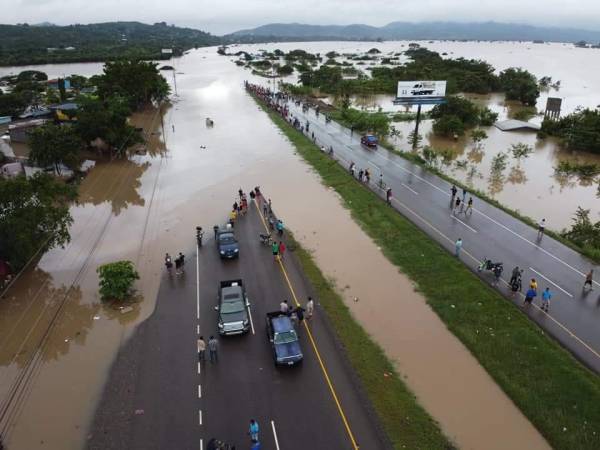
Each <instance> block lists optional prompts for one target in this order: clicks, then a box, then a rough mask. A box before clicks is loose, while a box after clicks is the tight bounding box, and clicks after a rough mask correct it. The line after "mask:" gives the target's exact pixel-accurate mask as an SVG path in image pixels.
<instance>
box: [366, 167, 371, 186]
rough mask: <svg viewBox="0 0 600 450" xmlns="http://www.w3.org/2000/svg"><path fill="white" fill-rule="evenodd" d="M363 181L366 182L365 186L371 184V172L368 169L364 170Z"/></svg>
mask: <svg viewBox="0 0 600 450" xmlns="http://www.w3.org/2000/svg"><path fill="white" fill-rule="evenodd" d="M365 179H366V180H367V184H369V183H370V182H371V172H370V171H369V168H368V167H367V168H366V169H365Z"/></svg>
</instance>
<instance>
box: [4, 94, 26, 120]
mask: <svg viewBox="0 0 600 450" xmlns="http://www.w3.org/2000/svg"><path fill="white" fill-rule="evenodd" d="M26 106H27V102H26V101H25V99H24V98H23V96H21V95H19V94H16V93H10V94H0V116H10V117H16V116H18V115H19V114H21V113H22V112H23V111H24V110H25V107H26Z"/></svg>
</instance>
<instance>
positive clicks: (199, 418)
mask: <svg viewBox="0 0 600 450" xmlns="http://www.w3.org/2000/svg"><path fill="white" fill-rule="evenodd" d="M198 424H199V425H202V410H201V409H199V410H198Z"/></svg>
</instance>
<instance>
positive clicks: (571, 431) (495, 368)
mask: <svg viewBox="0 0 600 450" xmlns="http://www.w3.org/2000/svg"><path fill="white" fill-rule="evenodd" d="M259 104H260V102H259ZM261 106H262V105H261ZM267 113H268V114H269V115H270V117H271V119H272V120H273V122H274V123H275V124H276V125H277V126H278V127H279V128H280V129H281V130H282V131H283V133H284V134H285V135H286V136H287V137H288V138H289V139H290V141H291V142H292V143H293V145H294V146H295V147H296V149H297V150H298V152H299V153H300V155H301V156H302V157H303V158H304V159H305V160H306V161H307V162H308V163H309V164H311V165H312V166H313V167H314V168H315V169H316V170H317V172H318V173H319V174H320V176H321V177H322V179H323V182H324V183H325V184H326V185H328V186H331V187H333V188H334V189H335V190H336V191H337V192H338V194H339V195H340V196H341V198H342V201H343V202H344V204H345V206H346V207H347V208H348V209H349V210H350V212H351V214H352V216H353V218H354V220H356V222H357V223H358V224H359V225H360V226H361V227H362V228H363V230H364V231H365V232H366V233H367V234H368V235H369V236H371V238H372V239H373V240H374V241H375V242H376V243H377V245H379V246H381V248H382V250H383V252H384V254H385V255H386V257H387V258H388V259H389V260H390V261H391V262H392V263H394V264H395V265H397V266H398V267H399V268H400V269H401V270H402V271H403V272H404V273H405V274H407V275H408V276H409V277H410V278H411V279H412V280H413V281H414V282H415V284H416V285H417V287H418V289H419V291H420V292H421V293H422V294H423V295H424V296H425V298H426V299H427V302H428V303H429V305H430V306H431V307H432V308H433V310H434V311H435V312H436V313H437V314H438V315H439V317H440V318H441V319H442V320H443V321H444V322H445V323H446V325H447V326H448V328H449V329H450V330H451V331H452V332H453V333H454V334H455V335H456V336H457V337H458V338H459V339H460V340H461V341H462V342H463V344H464V345H465V346H466V347H467V348H468V349H469V350H470V351H471V352H472V354H473V355H474V356H475V357H476V358H477V359H478V360H479V362H480V363H481V364H482V365H483V367H484V368H485V369H486V370H487V371H488V373H489V374H490V375H491V376H492V377H493V378H494V379H495V380H496V382H497V383H498V384H499V385H500V386H501V388H502V389H503V390H504V391H505V392H506V393H507V395H508V396H509V397H510V398H511V399H512V400H513V401H514V402H515V404H516V405H517V406H518V407H519V408H520V409H521V411H523V413H524V414H525V415H526V416H527V417H528V418H529V420H530V421H531V422H532V423H533V424H534V425H535V426H536V427H537V429H538V430H539V431H540V432H541V433H542V434H543V435H544V436H545V438H546V439H547V440H548V442H549V443H550V444H551V445H552V446H553V447H554V448H556V449H565V450H567V449H569V450H571V449H582V450H585V449H590V450H591V449H598V448H600V407H598V405H600V379H599V378H598V377H597V376H596V375H595V374H593V373H591V372H590V371H589V370H587V369H586V368H585V367H583V366H582V365H581V364H580V363H579V362H578V361H576V360H575V359H574V358H573V357H572V356H571V355H570V354H569V353H568V352H567V351H565V350H564V349H563V348H561V347H560V345H559V344H558V343H556V342H555V341H554V340H552V339H550V338H549V337H547V336H546V335H545V333H544V332H543V331H542V330H541V329H540V328H539V327H537V326H536V325H535V324H534V323H533V322H531V321H530V320H529V319H528V318H527V317H526V316H525V315H523V314H522V313H521V312H520V311H519V310H518V309H517V308H516V307H515V306H514V305H513V304H511V303H510V302H507V301H506V300H505V299H504V298H503V297H502V296H501V295H500V294H499V293H498V292H496V291H495V290H493V289H491V288H490V287H488V286H487V285H486V284H484V283H482V282H481V280H479V278H477V276H475V275H474V274H473V273H472V272H470V271H469V270H468V269H467V268H466V266H464V265H463V264H461V263H460V262H458V261H456V259H455V258H454V257H453V256H452V255H451V254H450V253H448V252H447V251H446V250H445V249H443V248H442V247H441V246H440V245H439V244H437V243H436V242H434V241H433V240H431V239H430V238H429V237H428V236H427V235H425V233H423V232H422V231H421V230H419V229H418V228H417V227H416V226H415V225H413V224H412V223H411V222H409V221H408V220H407V219H405V218H404V217H403V216H401V215H400V214H398V213H396V212H395V211H394V210H392V209H391V208H389V207H387V206H386V205H385V204H384V203H383V202H382V201H381V199H380V198H378V197H377V196H376V195H375V194H374V193H372V192H371V191H369V190H368V189H366V188H365V187H364V186H362V185H361V184H359V183H358V182H356V181H353V180H352V179H351V178H350V176H349V175H348V174H347V172H346V170H344V169H343V168H342V167H341V166H339V165H338V164H336V163H333V162H332V161H331V160H330V159H329V158H328V157H327V156H326V155H324V154H322V153H321V152H320V151H319V150H318V148H317V147H316V146H315V145H314V144H313V143H312V142H311V141H310V140H309V139H307V138H306V137H305V136H303V135H302V134H300V133H299V132H297V131H296V130H295V129H294V128H293V127H291V126H290V125H289V124H287V122H285V120H283V119H282V118H281V117H280V116H278V115H277V114H275V113H272V112H270V111H267ZM301 259H302V258H301ZM308 272H310V267H309V268H308ZM432 275H434V276H432ZM317 286H319V285H318V283H317ZM324 293H325V294H327V291H324ZM331 317H332V321H333V322H334V324H335V326H336V329H337V328H340V327H341V326H343V325H341V324H339V323H338V321H340V320H345V319H340V318H339V317H338V316H336V315H335V314H333V315H332V316H331ZM346 345H348V346H350V347H352V346H355V345H357V344H356V343H354V342H353V341H350V342H348V343H346ZM351 351H355V352H359V353H360V352H361V351H362V350H361V349H360V348H355V349H352V350H351ZM353 362H354V363H355V365H356V363H357V360H356V358H355V359H353ZM359 365H360V364H359ZM465 395H469V393H468V384H465ZM374 403H376V401H374ZM376 404H377V403H376ZM396 406H397V407H401V406H399V405H396ZM483 408H485V406H483ZM392 409H393V408H386V409H378V412H379V413H380V415H381V416H382V417H385V416H386V415H388V414H391V411H390V410H392ZM481 413H482V414H485V409H482V411H481ZM384 423H385V422H384ZM387 426H388V427H389V424H387ZM388 431H389V430H388Z"/></svg>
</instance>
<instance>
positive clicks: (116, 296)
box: [96, 261, 140, 300]
mask: <svg viewBox="0 0 600 450" xmlns="http://www.w3.org/2000/svg"><path fill="white" fill-rule="evenodd" d="M96 272H98V275H99V276H100V296H101V297H102V300H125V299H126V298H127V297H129V296H130V295H131V293H132V289H133V283H135V280H139V278H140V276H139V274H138V273H137V271H136V270H135V266H134V265H133V263H132V262H131V261H117V262H113V263H108V264H104V265H102V266H100V267H98V268H97V269H96Z"/></svg>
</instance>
